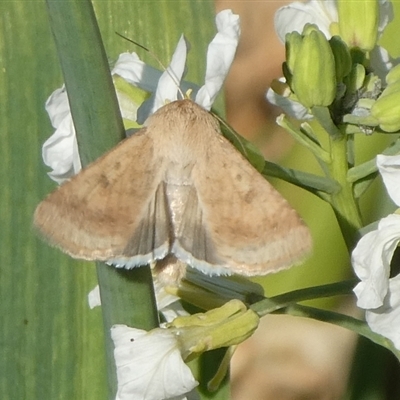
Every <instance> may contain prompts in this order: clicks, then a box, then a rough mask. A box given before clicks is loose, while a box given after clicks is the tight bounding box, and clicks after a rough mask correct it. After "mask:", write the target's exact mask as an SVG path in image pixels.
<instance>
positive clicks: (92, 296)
mask: <svg viewBox="0 0 400 400" xmlns="http://www.w3.org/2000/svg"><path fill="white" fill-rule="evenodd" d="M88 303H89V307H90V309H91V310H92V309H93V308H95V307H98V306H101V297H100V287H99V285H96V287H95V288H94V289H93V290H91V291H90V292H89V294H88Z"/></svg>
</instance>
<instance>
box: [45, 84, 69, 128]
mask: <svg viewBox="0 0 400 400" xmlns="http://www.w3.org/2000/svg"><path fill="white" fill-rule="evenodd" d="M45 109H46V111H47V113H48V114H49V118H50V121H51V125H53V127H54V128H58V127H59V125H60V124H61V122H62V121H63V119H64V118H65V117H66V116H67V115H68V114H70V110H69V102H68V95H67V91H66V89H65V85H63V86H62V87H60V88H58V89H56V90H55V91H54V92H53V93H52V94H51V95H50V97H49V98H48V99H47V101H46V104H45Z"/></svg>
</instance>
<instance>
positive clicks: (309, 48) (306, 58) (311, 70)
mask: <svg viewBox="0 0 400 400" xmlns="http://www.w3.org/2000/svg"><path fill="white" fill-rule="evenodd" d="M305 31H306V29H305ZM307 32H308V33H307V34H306V35H304V37H303V40H302V43H301V46H300V49H299V51H298V52H297V54H296V61H295V64H294V68H293V71H292V72H293V78H292V85H291V86H292V89H293V91H294V93H295V94H296V96H297V98H298V99H299V101H300V103H302V104H303V105H304V106H306V107H313V106H329V105H330V104H332V102H333V100H334V99H335V95H336V71H335V59H334V56H333V53H332V50H331V47H330V45H329V42H328V40H327V39H326V37H325V35H324V34H323V33H322V32H321V31H320V30H318V29H314V28H309V29H308V30H307Z"/></svg>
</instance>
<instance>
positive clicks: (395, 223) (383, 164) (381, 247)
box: [352, 155, 400, 350]
mask: <svg viewBox="0 0 400 400" xmlns="http://www.w3.org/2000/svg"><path fill="white" fill-rule="evenodd" d="M377 165H378V168H379V171H380V173H381V175H382V178H383V181H384V183H385V185H386V188H387V190H388V193H389V195H390V196H391V198H392V199H393V201H394V202H395V203H396V204H397V205H400V185H399V181H400V156H384V155H378V156H377ZM399 242H400V215H399V214H390V215H388V216H387V217H385V218H382V219H381V220H380V221H379V224H378V229H376V230H373V231H371V232H368V233H367V234H366V235H364V236H363V237H362V238H361V239H360V241H359V242H358V244H357V246H356V248H355V249H354V250H353V253H352V265H353V268H354V271H355V273H356V275H357V276H358V277H359V278H360V280H361V282H360V283H359V284H357V286H356V287H355V288H354V293H355V294H356V296H357V305H358V306H359V307H361V308H364V309H366V310H367V311H366V320H367V323H368V325H369V326H370V328H371V329H372V330H373V331H374V332H377V333H380V334H381V335H383V336H385V337H387V338H389V339H391V340H392V341H393V343H394V345H395V346H396V348H398V349H399V350H400V324H399V320H400V290H399V289H400V275H397V276H394V277H392V278H390V272H391V271H390V263H391V261H392V258H393V254H394V251H395V250H396V248H397V246H398V244H399ZM396 321H397V323H396Z"/></svg>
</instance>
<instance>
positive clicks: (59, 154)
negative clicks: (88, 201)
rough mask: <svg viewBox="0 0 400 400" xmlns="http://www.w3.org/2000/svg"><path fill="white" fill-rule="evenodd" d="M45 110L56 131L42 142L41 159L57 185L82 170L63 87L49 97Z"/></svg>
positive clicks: (66, 96)
mask: <svg viewBox="0 0 400 400" xmlns="http://www.w3.org/2000/svg"><path fill="white" fill-rule="evenodd" d="M45 108H46V111H47V113H48V114H49V118H50V121H51V124H52V125H53V127H54V128H55V129H56V131H55V132H54V134H53V135H52V136H50V137H49V138H48V139H47V140H46V141H45V142H44V144H43V147H42V158H43V161H44V163H45V164H46V165H47V166H49V167H50V168H51V169H52V171H51V172H49V173H48V175H49V176H50V178H51V179H53V180H54V181H56V182H57V183H62V182H64V181H65V180H66V179H68V178H70V177H71V176H73V175H75V174H77V173H78V172H79V171H80V170H81V168H82V166H81V160H80V158H79V153H78V144H77V142H76V137H75V128H74V124H73V122H72V116H71V113H70V109H69V103H68V95H67V92H66V90H65V87H64V86H62V87H61V88H59V89H56V90H55V91H54V92H53V93H52V94H51V95H50V97H49V98H48V99H47V101H46V105H45Z"/></svg>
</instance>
